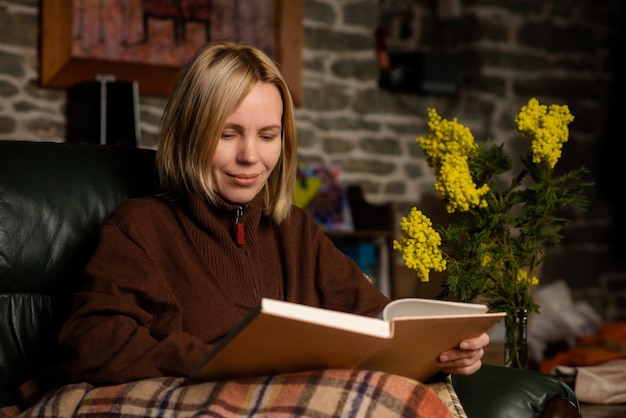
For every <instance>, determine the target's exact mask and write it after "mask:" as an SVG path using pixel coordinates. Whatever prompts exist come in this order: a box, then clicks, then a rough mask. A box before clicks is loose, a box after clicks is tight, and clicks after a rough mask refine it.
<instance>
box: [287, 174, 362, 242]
mask: <svg viewBox="0 0 626 418" xmlns="http://www.w3.org/2000/svg"><path fill="white" fill-rule="evenodd" d="M294 196H295V204H296V206H298V207H300V208H302V209H303V210H305V211H306V212H307V213H308V214H309V216H311V218H313V220H315V222H316V223H317V224H319V225H321V226H322V227H324V228H325V229H326V230H328V231H351V230H353V229H354V226H353V223H352V216H351V214H350V207H349V205H348V196H347V194H346V189H345V185H344V184H343V181H342V179H341V168H340V167H339V166H337V165H328V164H311V165H308V166H306V167H301V168H299V169H298V175H297V180H296V187H295V193H294Z"/></svg>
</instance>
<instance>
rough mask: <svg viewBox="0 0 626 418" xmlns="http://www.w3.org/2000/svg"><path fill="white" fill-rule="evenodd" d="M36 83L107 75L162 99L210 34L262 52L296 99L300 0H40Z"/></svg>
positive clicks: (65, 84) (70, 82) (69, 81)
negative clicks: (38, 80)
mask: <svg viewBox="0 0 626 418" xmlns="http://www.w3.org/2000/svg"><path fill="white" fill-rule="evenodd" d="M41 4H42V7H41V24H42V30H41V60H40V83H41V85H42V86H44V87H63V88H67V87H69V86H71V85H73V84H75V83H77V82H80V81H86V80H94V79H96V78H97V77H98V76H112V77H114V78H115V80H118V81H136V82H137V83H138V86H139V92H140V94H145V95H153V96H169V94H170V93H171V90H172V88H173V86H174V83H175V81H176V77H177V76H178V73H179V71H180V69H181V67H182V65H183V64H184V63H185V62H187V61H188V60H189V59H190V58H191V56H192V55H193V54H194V53H195V52H196V51H197V50H198V49H199V48H201V47H202V45H204V44H206V43H207V42H209V41H210V40H212V39H219V38H235V39H240V40H242V41H246V42H248V43H251V44H253V45H255V46H258V47H259V48H261V49H263V50H264V51H265V52H266V53H267V54H268V55H269V56H270V57H272V58H273V59H274V60H275V61H276V62H277V63H278V64H279V65H280V67H281V69H282V71H283V74H284V76H285V78H286V80H287V83H288V84H289V87H290V89H291V91H292V93H293V96H294V102H295V103H296V105H300V104H301V100H302V97H301V95H302V93H301V89H302V87H301V71H302V0H186V1H180V0H42V2H41Z"/></svg>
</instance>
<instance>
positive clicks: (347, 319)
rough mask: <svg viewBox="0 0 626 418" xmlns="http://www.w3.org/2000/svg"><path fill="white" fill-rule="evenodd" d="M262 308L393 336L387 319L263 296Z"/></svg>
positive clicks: (305, 320) (280, 314)
mask: <svg viewBox="0 0 626 418" xmlns="http://www.w3.org/2000/svg"><path fill="white" fill-rule="evenodd" d="M261 309H262V311H263V312H264V313H266V314H271V315H274V316H279V317H282V318H291V319H295V320H298V321H302V322H308V323H311V324H317V325H325V326H327V327H330V328H337V329H342V330H345V331H354V332H358V333H361V334H366V335H372V336H375V337H382V338H388V337H390V336H391V327H390V326H389V323H388V322H387V321H384V320H382V319H378V318H371V317H368V316H364V315H356V314H352V313H347V312H338V311H333V310H331V309H324V308H316V307H312V306H306V305H300V304H297V303H291V302H285V301H282V300H275V299H267V298H263V300H262V301H261Z"/></svg>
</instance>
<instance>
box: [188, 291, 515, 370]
mask: <svg viewBox="0 0 626 418" xmlns="http://www.w3.org/2000/svg"><path fill="white" fill-rule="evenodd" d="M504 315H505V314H504V312H502V313H488V312H487V306H485V305H481V304H473V303H461V302H447V301H439V300H431V299H419V298H406V299H398V300H395V301H392V302H390V303H389V304H388V305H387V306H386V307H385V310H384V312H383V318H382V319H379V318H370V317H366V316H361V315H355V314H351V313H344V312H337V311H333V310H329V309H323V308H315V307H311V306H305V305H300V304H296V303H291V302H284V301H278V300H272V299H263V300H262V301H261V304H260V306H259V307H258V308H256V309H255V310H253V311H252V312H250V314H249V315H248V316H247V317H246V318H245V319H244V320H243V321H242V322H241V323H240V324H239V325H238V326H237V327H236V328H235V329H233V330H232V331H231V332H230V334H229V335H228V336H226V338H224V340H222V341H221V342H220V343H219V344H218V345H217V346H216V347H215V349H214V350H213V351H212V352H211V353H209V355H208V356H207V357H206V358H205V359H204V360H203V361H202V362H201V363H200V364H198V365H197V366H196V368H195V369H194V370H193V371H192V373H191V375H190V380H191V381H203V380H221V379H230V378H242V377H253V376H264V375H274V374H282V373H290V372H298V371H305V370H316V369H324V368H341V369H346V368H347V369H355V368H356V369H370V370H380V371H385V372H389V373H394V374H398V375H402V376H405V377H409V378H412V379H416V380H419V381H426V380H428V379H429V378H430V377H432V376H433V375H434V374H435V373H436V372H437V371H438V370H439V368H438V367H437V359H438V357H439V355H440V354H441V353H442V352H444V351H447V350H449V349H452V348H454V347H457V346H458V345H459V343H460V342H461V341H462V340H464V339H467V338H471V337H476V336H478V335H480V334H481V333H483V332H485V331H487V330H488V329H489V328H491V327H492V326H493V325H494V324H496V323H497V322H498V321H499V320H500V319H502V318H503V317H504Z"/></svg>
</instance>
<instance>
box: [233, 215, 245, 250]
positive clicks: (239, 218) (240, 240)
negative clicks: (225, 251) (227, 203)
mask: <svg viewBox="0 0 626 418" xmlns="http://www.w3.org/2000/svg"><path fill="white" fill-rule="evenodd" d="M244 238H245V237H244V229H243V206H239V207H238V208H237V211H236V213H235V241H236V242H237V245H239V246H242V245H243V244H244V242H245V239H244Z"/></svg>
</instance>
